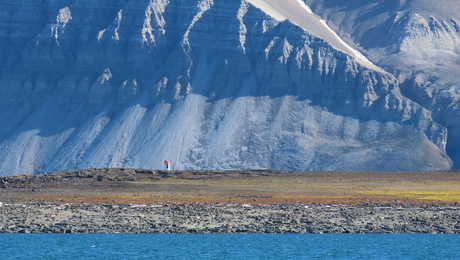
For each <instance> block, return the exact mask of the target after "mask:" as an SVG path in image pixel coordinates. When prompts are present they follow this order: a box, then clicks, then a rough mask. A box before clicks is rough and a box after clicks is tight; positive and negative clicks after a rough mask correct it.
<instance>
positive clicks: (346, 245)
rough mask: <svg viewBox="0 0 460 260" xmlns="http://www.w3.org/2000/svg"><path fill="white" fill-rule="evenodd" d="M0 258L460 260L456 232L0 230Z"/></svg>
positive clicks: (459, 248)
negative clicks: (52, 232) (82, 232)
mask: <svg viewBox="0 0 460 260" xmlns="http://www.w3.org/2000/svg"><path fill="white" fill-rule="evenodd" d="M0 259H460V236H459V235H337V234H335V235H281V234H280V235H276V234H275V235H271V234H270V235H269V234H228V235H217V234H216V235H214V234H213V235H125V234H113V235H75V234H69V235H20V234H14V235H10V234H0Z"/></svg>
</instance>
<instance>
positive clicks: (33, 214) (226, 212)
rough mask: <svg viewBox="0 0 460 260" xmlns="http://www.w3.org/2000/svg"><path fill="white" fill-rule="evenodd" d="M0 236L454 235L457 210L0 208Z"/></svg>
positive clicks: (458, 226)
mask: <svg viewBox="0 0 460 260" xmlns="http://www.w3.org/2000/svg"><path fill="white" fill-rule="evenodd" d="M0 232H1V233H239V232H240V233H460V207H448V206H422V207H420V206H403V207H400V206H388V205H362V206H350V205H236V204H186V205H177V204H165V205H70V204H66V205H59V204H38V203H30V204H7V203H3V204H0Z"/></svg>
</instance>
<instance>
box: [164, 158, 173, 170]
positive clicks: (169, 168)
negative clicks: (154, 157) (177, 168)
mask: <svg viewBox="0 0 460 260" xmlns="http://www.w3.org/2000/svg"><path fill="white" fill-rule="evenodd" d="M163 163H164V164H165V168H166V170H167V171H171V170H172V161H171V160H164V161H163Z"/></svg>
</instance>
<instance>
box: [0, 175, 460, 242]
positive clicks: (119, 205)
mask: <svg viewBox="0 0 460 260" xmlns="http://www.w3.org/2000/svg"><path fill="white" fill-rule="evenodd" d="M433 179H436V182H433V181H432V180H433ZM459 185H460V177H459V174H457V173H454V172H445V173H373V172H367V173H365V172H362V173H357V172H356V173H346V172H342V173H341V172H276V171H265V170H260V171H181V172H163V171H152V170H141V169H88V170H79V171H70V172H60V173H52V174H43V175H22V176H14V177H0V233H460V204H459V194H458V193H459V192H458V190H459V187H460V186H459Z"/></svg>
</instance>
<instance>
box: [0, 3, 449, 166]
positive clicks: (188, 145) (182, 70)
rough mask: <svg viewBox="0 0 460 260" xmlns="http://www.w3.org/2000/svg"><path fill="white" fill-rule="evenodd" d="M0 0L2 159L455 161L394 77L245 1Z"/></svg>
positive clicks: (442, 136) (62, 162) (439, 132)
mask: <svg viewBox="0 0 460 260" xmlns="http://www.w3.org/2000/svg"><path fill="white" fill-rule="evenodd" d="M266 3H267V4H270V2H266ZM0 6H2V10H5V11H4V12H3V13H0V22H1V23H0V24H4V26H2V27H0V46H1V48H0V56H1V57H2V59H1V63H2V64H1V65H2V66H1V68H2V70H1V72H0V94H1V95H0V101H1V102H0V121H1V122H3V125H4V127H2V128H0V158H2V159H1V160H0V174H15V173H24V172H38V171H56V170H66V169H75V168H89V167H135V168H161V167H162V161H163V160H164V159H171V160H173V164H174V166H175V168H178V169H197V168H200V169H209V168H218V169H229V168H274V169H284V170H300V169H302V170H339V169H340V170H395V171H412V170H442V169H449V168H450V167H451V160H450V158H449V157H448V156H447V155H446V150H445V149H446V145H447V130H446V129H445V128H444V127H442V126H440V125H439V124H437V123H435V122H434V121H433V119H432V116H431V112H430V111H429V110H428V109H426V108H424V107H423V106H421V105H420V104H417V103H416V102H413V101H411V100H410V99H408V98H406V97H405V96H404V95H402V94H401V91H400V85H399V83H398V80H397V79H396V78H394V77H393V76H391V75H390V74H387V73H380V72H379V71H378V70H375V69H369V67H370V66H363V59H359V58H358V59H356V55H350V53H349V51H345V52H343V50H342V48H345V47H344V45H340V46H337V45H335V44H334V43H330V41H329V40H328V38H327V37H321V35H315V33H312V32H311V31H309V30H306V29H305V28H303V27H299V26H297V25H296V24H295V23H292V22H291V21H290V20H289V19H288V20H284V19H279V17H274V18H277V19H274V18H273V17H270V16H269V15H267V14H266V13H264V12H263V11H262V10H260V9H259V8H256V7H254V6H252V5H251V4H250V3H248V2H245V1H225V0H215V1H212V0H171V1H167V0H150V1H147V0H145V1H135V2H134V1H129V2H126V1H123V0H110V1H109V0H99V1H90V0H58V1H50V0H43V1H24V2H23V4H22V5H19V4H11V3H10V1H6V0H0ZM259 7H260V6H259ZM305 12H306V11H305ZM31 13H33V14H37V15H31ZM306 15H307V16H309V15H312V14H308V13H306ZM312 17H316V16H312ZM314 19H316V18H314ZM315 21H317V20H315ZM323 29H324V28H323ZM323 29H321V30H319V31H320V32H325V30H323ZM327 35H329V36H330V35H336V34H335V33H331V32H330V31H329V33H328V34H327ZM327 35H326V36H327ZM318 37H319V38H318ZM339 39H340V38H339ZM345 46H348V45H347V44H346V45H345ZM350 48H351V47H350ZM351 50H353V48H351ZM366 60H367V59H366ZM364 65H366V64H364Z"/></svg>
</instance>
